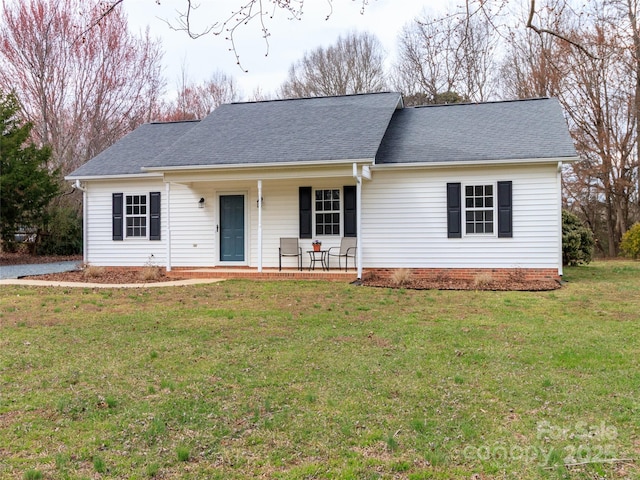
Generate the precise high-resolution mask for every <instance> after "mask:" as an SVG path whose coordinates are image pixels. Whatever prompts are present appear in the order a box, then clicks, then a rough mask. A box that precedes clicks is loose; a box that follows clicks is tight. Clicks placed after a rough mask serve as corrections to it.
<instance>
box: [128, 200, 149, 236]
mask: <svg viewBox="0 0 640 480" xmlns="http://www.w3.org/2000/svg"><path fill="white" fill-rule="evenodd" d="M147 210H148V209H147V196H146V195H126V196H125V225H126V230H125V231H126V236H127V237H128V238H130V237H138V238H146V237H147Z"/></svg>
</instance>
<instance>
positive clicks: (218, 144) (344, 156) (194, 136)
mask: <svg viewBox="0 0 640 480" xmlns="http://www.w3.org/2000/svg"><path fill="white" fill-rule="evenodd" d="M400 100H401V96H400V94H399V93H386V92H385V93H372V94H364V95H348V96H340V97H317V98H302V99H292V100H274V101H268V102H250V103H232V104H225V105H221V106H220V107H218V108H217V109H216V110H215V111H214V112H213V113H212V114H211V115H209V116H208V117H207V118H205V119H204V120H202V122H200V124H199V125H198V126H197V127H196V128H194V129H192V130H191V131H190V132H188V133H187V134H186V135H184V136H183V137H181V138H180V139H179V140H177V141H176V142H175V144H174V145H173V146H172V148H170V149H167V150H166V151H164V152H163V153H162V154H160V155H159V156H157V157H155V159H154V160H153V162H152V163H147V166H148V167H154V166H155V167H168V166H174V167H176V166H178V167H180V166H185V167H186V166H208V165H237V164H273V163H285V162H305V161H323V160H355V159H367V158H370V159H373V158H374V157H375V155H376V152H377V151H378V147H379V146H380V142H381V141H382V137H383V136H384V133H385V131H386V129H387V126H388V125H389V121H390V119H391V116H392V115H393V112H394V111H395V109H396V107H397V106H398V104H399V102H400Z"/></svg>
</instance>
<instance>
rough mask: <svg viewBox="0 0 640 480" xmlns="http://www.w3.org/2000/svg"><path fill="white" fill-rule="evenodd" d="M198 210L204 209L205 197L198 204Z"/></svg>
mask: <svg viewBox="0 0 640 480" xmlns="http://www.w3.org/2000/svg"><path fill="white" fill-rule="evenodd" d="M198 208H204V197H202V198H200V201H199V202H198Z"/></svg>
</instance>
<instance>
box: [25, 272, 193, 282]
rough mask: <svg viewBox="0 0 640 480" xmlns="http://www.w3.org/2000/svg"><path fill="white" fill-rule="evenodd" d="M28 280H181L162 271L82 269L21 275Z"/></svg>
mask: <svg viewBox="0 0 640 480" xmlns="http://www.w3.org/2000/svg"><path fill="white" fill-rule="evenodd" d="M22 278H27V279H30V280H44V281H50V282H76V283H110V284H124V283H158V282H169V281H174V280H182V278H178V277H171V278H169V277H167V276H166V275H164V274H163V273H160V274H158V275H157V276H153V277H148V276H144V275H143V273H142V272H135V271H130V270H105V271H102V272H99V273H92V274H88V273H87V272H86V271H84V270H78V271H74V272H62V273H49V274H46V275H33V276H29V277H22Z"/></svg>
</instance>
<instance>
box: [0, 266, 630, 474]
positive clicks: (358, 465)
mask: <svg viewBox="0 0 640 480" xmlns="http://www.w3.org/2000/svg"><path fill="white" fill-rule="evenodd" d="M565 279H566V280H568V284H567V285H566V286H565V287H563V288H562V289H561V290H556V291H552V292H451V291H444V292H439V291H412V290H391V289H378V288H367V287H356V286H351V285H345V284H340V283H324V282H298V283H296V282H251V281H228V282H223V283H219V284H213V285H201V286H192V287H180V288H160V289H145V290H124V289H116V290H109V291H108V293H106V292H105V291H101V290H91V289H78V290H74V289H68V288H67V289H65V288H37V287H20V286H3V287H0V478H1V479H15V478H68V479H80V478H96V475H98V476H99V477H100V478H152V477H158V478H193V479H196V478H214V479H215V478H224V479H227V478H254V477H266V478H277V479H280V478H281V479H303V478H332V479H333V478H338V479H352V478H353V479H362V478H365V479H366V478H407V479H427V478H435V479H449V478H459V479H469V478H482V479H483V480H484V479H504V478H514V479H515V478H518V479H538V478H543V479H545V478H548V479H593V478H608V479H623V478H638V477H639V476H640V469H639V467H638V463H637V459H638V454H639V452H640V440H639V438H640V397H639V396H638V391H640V365H639V363H640V339H639V336H640V334H639V332H640V328H638V320H639V316H640V315H639V312H640V263H637V262H636V263H633V262H599V263H595V264H593V265H590V266H586V267H578V268H571V269H568V270H567V272H566V275H565ZM622 460H630V461H622ZM566 464H568V465H566ZM574 464H575V465H574ZM476 474H477V475H476ZM474 475H476V476H474Z"/></svg>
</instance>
